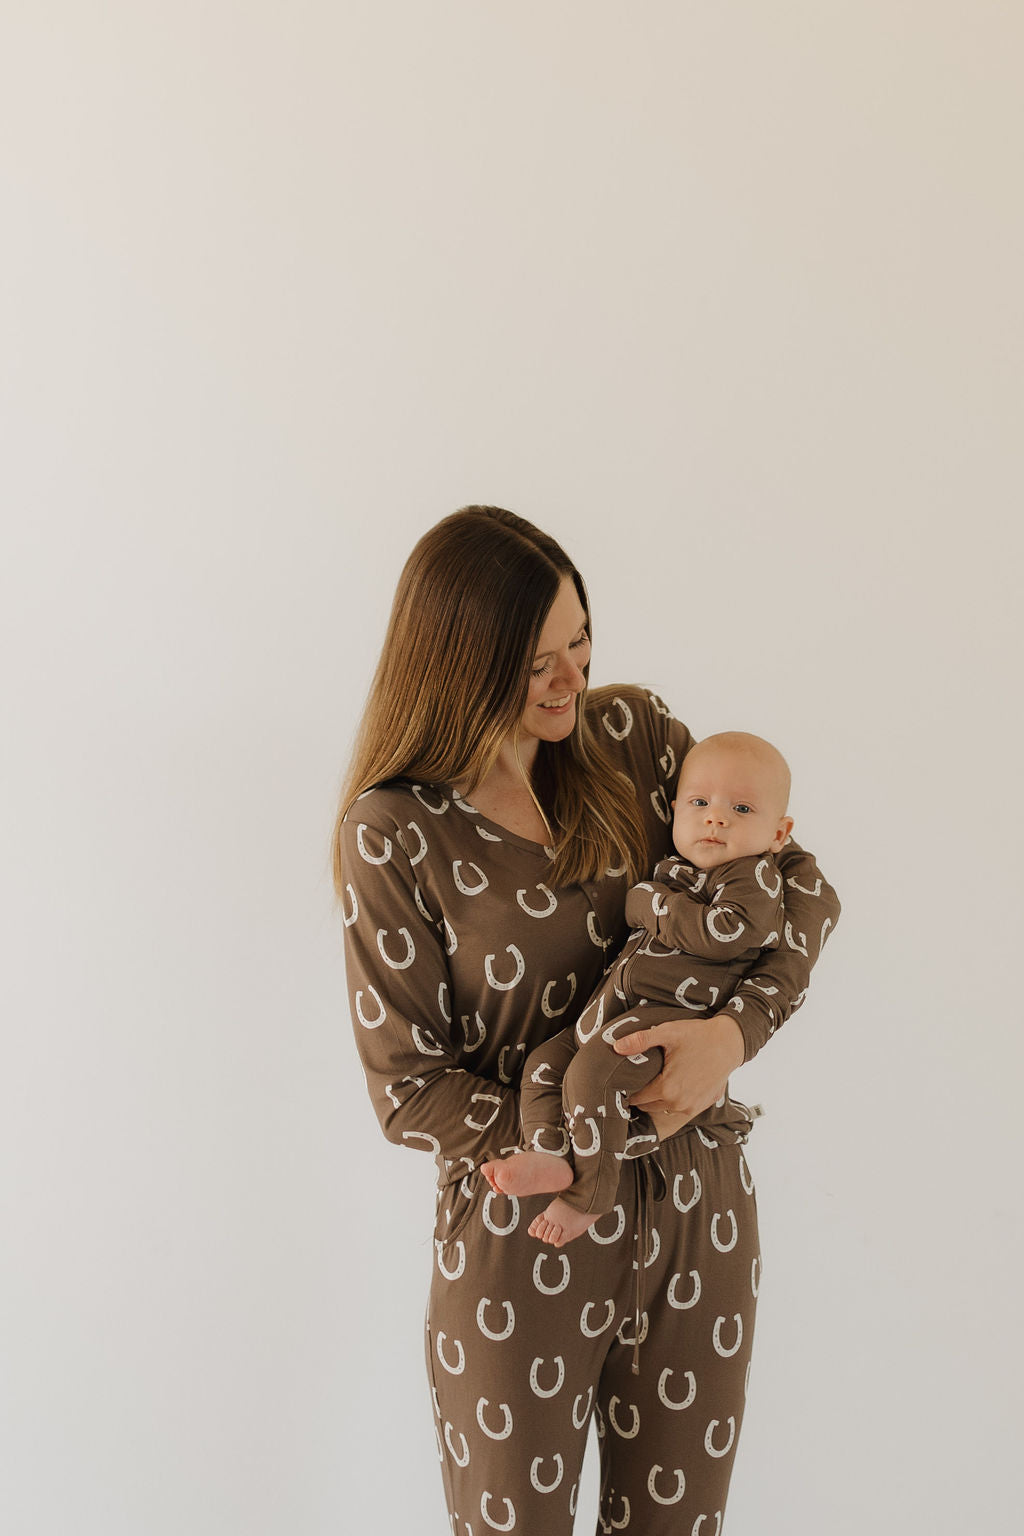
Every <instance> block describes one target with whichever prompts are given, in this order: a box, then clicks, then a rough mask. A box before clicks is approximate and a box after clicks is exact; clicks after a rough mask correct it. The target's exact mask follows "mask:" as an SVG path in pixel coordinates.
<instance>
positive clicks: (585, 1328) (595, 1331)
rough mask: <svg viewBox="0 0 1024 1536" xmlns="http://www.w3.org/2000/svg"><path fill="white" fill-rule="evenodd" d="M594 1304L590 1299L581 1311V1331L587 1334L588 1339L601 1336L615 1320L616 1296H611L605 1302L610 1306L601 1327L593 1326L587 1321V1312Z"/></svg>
mask: <svg viewBox="0 0 1024 1536" xmlns="http://www.w3.org/2000/svg"><path fill="white" fill-rule="evenodd" d="M593 1305H594V1303H593V1302H592V1301H588V1302H587V1304H586V1306H585V1307H584V1308H583V1311H582V1312H581V1313H580V1333H583V1334H586V1336H587V1338H588V1339H597V1338H600V1336H601V1334H602V1333H605V1332H606V1331H607V1330H608V1329H609V1328H610V1327H611V1325H612V1323H613V1322H614V1321H615V1301H614V1298H611V1297H610V1298H609V1299H608V1301H607V1302H606V1303H605V1305H606V1306H607V1308H608V1316H607V1317H606V1318H605V1320H604V1322H603V1323H602V1324H601V1326H600V1327H599V1328H591V1327H590V1325H589V1324H588V1322H587V1313H588V1312H589V1311H590V1309H591V1307H592V1306H593Z"/></svg>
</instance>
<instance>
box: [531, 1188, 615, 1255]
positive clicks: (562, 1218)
mask: <svg viewBox="0 0 1024 1536" xmlns="http://www.w3.org/2000/svg"><path fill="white" fill-rule="evenodd" d="M597 1219H598V1218H597V1216H587V1215H585V1214H584V1212H583V1211H577V1210H574V1209H573V1207H572V1206H571V1205H566V1203H565V1201H564V1200H552V1202H551V1204H550V1205H549V1206H547V1207H546V1208H545V1209H544V1210H543V1211H541V1213H540V1215H539V1216H535V1217H534V1218H533V1220H532V1221H531V1222H530V1236H531V1237H536V1238H539V1239H540V1241H541V1242H542V1243H550V1244H551V1245H552V1247H554V1248H564V1247H565V1245H566V1243H571V1242H572V1241H573V1239H574V1238H577V1237H582V1236H583V1234H584V1232H586V1231H587V1229H588V1228H589V1227H592V1226H593V1225H594V1222H595V1221H597Z"/></svg>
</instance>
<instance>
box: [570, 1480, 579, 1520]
mask: <svg viewBox="0 0 1024 1536" xmlns="http://www.w3.org/2000/svg"><path fill="white" fill-rule="evenodd" d="M579 1491H580V1485H579V1483H573V1485H572V1492H571V1493H570V1494H569V1513H570V1515H575V1513H576V1495H577V1494H578V1493H579Z"/></svg>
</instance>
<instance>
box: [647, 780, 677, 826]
mask: <svg viewBox="0 0 1024 1536" xmlns="http://www.w3.org/2000/svg"><path fill="white" fill-rule="evenodd" d="M651 804H652V805H653V807H654V814H655V816H657V818H658V820H659V821H663V822H664V823H665V824H666V826H667V825H668V823H669V822H670V821H671V820H672V812H671V811H670V810H669V807H668V796H667V795H666V793H665V791H664V790H663V789H662V787H661V785H660V784H659V785H658V787H657V789H652V790H651Z"/></svg>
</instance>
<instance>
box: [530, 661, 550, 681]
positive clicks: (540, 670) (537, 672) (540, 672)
mask: <svg viewBox="0 0 1024 1536" xmlns="http://www.w3.org/2000/svg"><path fill="white" fill-rule="evenodd" d="M550 671H551V663H550V661H546V662H545V663H544V665H543V666H542V667H534V668H533V671H532V672H531V673H530V676H531V677H543V676H544V674H545V672H550Z"/></svg>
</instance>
